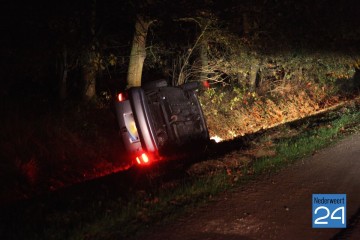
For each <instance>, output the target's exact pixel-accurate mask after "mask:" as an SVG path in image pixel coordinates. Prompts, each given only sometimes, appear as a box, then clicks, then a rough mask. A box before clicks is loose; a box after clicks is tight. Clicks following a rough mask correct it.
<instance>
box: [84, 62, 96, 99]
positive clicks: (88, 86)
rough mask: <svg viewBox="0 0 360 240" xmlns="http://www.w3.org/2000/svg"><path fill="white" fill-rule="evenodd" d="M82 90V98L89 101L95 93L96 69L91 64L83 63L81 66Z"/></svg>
mask: <svg viewBox="0 0 360 240" xmlns="http://www.w3.org/2000/svg"><path fill="white" fill-rule="evenodd" d="M82 74H83V81H84V92H83V99H84V100H85V101H89V100H91V99H93V98H94V97H95V95H96V70H95V69H94V67H93V66H91V65H85V66H83V68H82Z"/></svg>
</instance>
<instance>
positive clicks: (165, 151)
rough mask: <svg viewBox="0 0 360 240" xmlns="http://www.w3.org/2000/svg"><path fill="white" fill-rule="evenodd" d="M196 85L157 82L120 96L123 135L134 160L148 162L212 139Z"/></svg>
mask: <svg viewBox="0 0 360 240" xmlns="http://www.w3.org/2000/svg"><path fill="white" fill-rule="evenodd" d="M197 88H198V83H197V82H191V83H187V84H184V85H182V86H178V87H172V86H168V85H167V84H166V81H156V82H151V83H150V84H147V85H145V86H143V87H133V88H130V89H128V90H127V91H126V92H124V93H120V94H119V95H118V101H117V102H116V103H115V109H116V115H117V120H118V124H119V127H120V134H121V136H122V140H123V142H124V145H125V149H126V151H127V152H128V154H129V155H130V156H131V159H132V160H134V161H135V162H137V163H138V164H146V163H149V162H152V161H154V160H159V159H165V158H167V157H169V156H170V155H173V156H174V155H176V154H177V153H178V154H180V153H183V151H186V149H190V148H189V146H192V147H195V148H196V146H198V147H199V148H201V146H203V145H204V144H206V143H207V142H208V141H209V133H208V129H207V126H206V122H205V118H204V115H203V112H202V109H201V105H200V103H199V100H198V98H197V93H196V91H197Z"/></svg>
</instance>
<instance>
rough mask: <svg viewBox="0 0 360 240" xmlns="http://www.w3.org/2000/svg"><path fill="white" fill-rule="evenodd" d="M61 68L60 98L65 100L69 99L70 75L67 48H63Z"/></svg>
mask: <svg viewBox="0 0 360 240" xmlns="http://www.w3.org/2000/svg"><path fill="white" fill-rule="evenodd" d="M59 62H60V64H59V65H60V66H59V73H60V79H59V98H60V99H61V100H65V99H66V97H67V75H68V64H67V48H66V46H64V47H63V49H62V53H61V56H60V61H59Z"/></svg>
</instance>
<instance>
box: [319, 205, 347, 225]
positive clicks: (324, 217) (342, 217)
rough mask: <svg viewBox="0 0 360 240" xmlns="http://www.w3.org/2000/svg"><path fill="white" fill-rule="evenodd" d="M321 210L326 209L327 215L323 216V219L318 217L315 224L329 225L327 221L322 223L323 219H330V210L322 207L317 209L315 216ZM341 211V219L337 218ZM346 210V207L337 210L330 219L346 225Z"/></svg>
mask: <svg viewBox="0 0 360 240" xmlns="http://www.w3.org/2000/svg"><path fill="white" fill-rule="evenodd" d="M320 209H324V210H325V211H326V215H325V216H322V217H318V218H316V219H315V221H314V223H315V224H328V222H327V221H321V220H323V219H326V218H328V217H329V215H330V210H329V208H327V207H324V206H320V207H317V208H316V209H315V211H314V213H315V214H317V212H318V211H319V210H320ZM340 210H341V217H335V216H334V215H335V213H337V212H338V211H340ZM344 218H345V208H344V207H338V208H337V209H335V210H334V211H333V212H332V213H331V216H330V219H334V220H341V223H342V224H344V223H345V219H344Z"/></svg>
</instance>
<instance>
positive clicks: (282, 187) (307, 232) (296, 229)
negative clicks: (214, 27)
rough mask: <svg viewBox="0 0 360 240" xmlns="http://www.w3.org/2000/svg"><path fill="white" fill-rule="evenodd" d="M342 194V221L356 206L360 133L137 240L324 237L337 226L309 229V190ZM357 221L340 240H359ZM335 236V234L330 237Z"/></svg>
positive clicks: (359, 188) (358, 199)
mask: <svg viewBox="0 0 360 240" xmlns="http://www.w3.org/2000/svg"><path fill="white" fill-rule="evenodd" d="M313 193H346V194H347V219H348V220H349V219H350V218H351V216H353V215H354V214H356V212H357V214H358V213H359V211H358V209H359V207H360V134H356V135H353V136H350V137H347V138H346V139H344V140H342V141H340V142H339V143H337V144H336V145H334V146H332V147H330V148H327V149H324V150H322V151H320V152H318V153H315V154H314V155H313V156H312V157H309V158H307V159H303V160H299V161H298V162H297V163H296V164H295V165H293V166H291V167H289V168H286V169H284V170H282V171H281V172H279V173H278V174H276V175H273V176H270V177H266V178H263V179H261V180H259V181H257V182H253V183H250V184H247V185H246V186H243V187H242V188H240V189H236V190H235V191H234V192H232V193H227V194H225V195H223V196H220V197H219V198H218V199H217V200H216V201H214V202H211V203H209V204H208V205H207V206H203V207H201V208H199V209H197V210H196V211H194V212H192V213H191V214H189V215H187V216H184V217H182V218H181V219H178V220H176V222H174V223H171V224H167V225H165V226H159V227H156V228H154V229H152V230H151V231H150V232H148V233H146V234H144V235H145V236H144V235H143V236H140V237H139V239H144V240H145V239H171V240H177V239H179V240H180V239H181V240H186V239H194V240H195V239H214V240H215V239H217V240H218V239H329V238H333V237H334V236H335V237H336V236H339V235H336V234H337V233H339V232H340V230H341V229H313V228H312V227H311V194H313ZM359 227H360V226H359V224H357V226H356V229H355V230H353V231H351V232H350V233H347V234H351V236H350V237H347V238H346V239H360V231H359V230H358V229H359ZM336 238H337V237H336Z"/></svg>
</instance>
